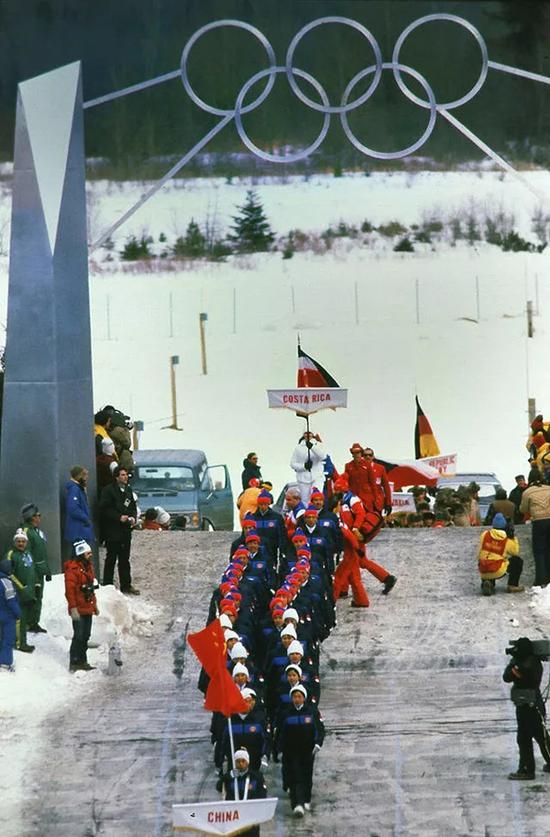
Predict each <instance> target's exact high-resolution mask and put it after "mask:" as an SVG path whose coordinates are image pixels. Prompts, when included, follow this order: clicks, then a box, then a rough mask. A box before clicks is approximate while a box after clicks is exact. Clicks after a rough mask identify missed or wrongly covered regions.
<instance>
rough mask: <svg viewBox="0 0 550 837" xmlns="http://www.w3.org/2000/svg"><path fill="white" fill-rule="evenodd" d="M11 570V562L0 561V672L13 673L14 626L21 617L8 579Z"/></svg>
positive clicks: (6, 560) (15, 596)
mask: <svg viewBox="0 0 550 837" xmlns="http://www.w3.org/2000/svg"><path fill="white" fill-rule="evenodd" d="M12 572H13V569H12V565H11V561H10V560H9V559H8V558H4V559H3V560H2V561H0V671H14V668H13V647H14V645H15V626H16V623H17V620H18V619H19V617H20V616H21V608H20V607H19V602H18V601H17V595H16V593H15V588H14V586H13V582H12V580H11V578H10V575H11V574H12Z"/></svg>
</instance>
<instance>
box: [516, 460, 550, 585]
mask: <svg viewBox="0 0 550 837" xmlns="http://www.w3.org/2000/svg"><path fill="white" fill-rule="evenodd" d="M528 483H529V485H528V487H527V489H526V490H525V491H524V493H523V497H522V498H521V503H520V507H519V510H520V512H521V513H522V514H524V515H529V517H530V518H531V520H532V526H531V538H532V546H533V558H534V559H535V586H536V587H546V585H547V584H548V582H550V485H544V484H543V482H542V477H541V474H540V471H538V470H537V469H533V470H532V471H531V472H530V474H529V480H528Z"/></svg>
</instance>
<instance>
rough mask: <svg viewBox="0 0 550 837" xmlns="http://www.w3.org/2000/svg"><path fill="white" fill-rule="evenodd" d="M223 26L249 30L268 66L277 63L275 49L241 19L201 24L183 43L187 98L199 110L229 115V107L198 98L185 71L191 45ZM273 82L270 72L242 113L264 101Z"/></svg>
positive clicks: (184, 84) (230, 113) (273, 78)
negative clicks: (263, 54)
mask: <svg viewBox="0 0 550 837" xmlns="http://www.w3.org/2000/svg"><path fill="white" fill-rule="evenodd" d="M223 26H233V27H234V28H235V29H245V30H246V31H247V32H251V33H252V35H254V37H256V38H257V39H258V40H259V42H260V43H261V45H262V46H263V47H264V49H265V51H266V53H267V57H268V58H269V66H270V67H271V69H272V70H273V68H274V67H275V64H276V63H277V59H276V58H275V50H274V49H273V47H272V46H271V44H270V42H269V41H268V40H267V38H266V37H265V35H264V34H263V32H260V30H259V29H256V27H255V26H252V24H250V23H246V22H245V21H243V20H216V21H214V23H207V24H206V26H202V27H201V28H200V29H197V31H196V32H195V33H194V34H193V35H192V36H191V37H190V38H189V40H188V41H187V43H186V44H185V48H184V50H183V52H182V54H181V80H182V82H183V86H184V87H185V92H186V93H187V95H188V96H189V98H190V99H191V100H192V101H193V102H194V103H195V104H196V105H198V107H199V108H200V109H201V110H205V111H206V112H207V113H213V114H214V115H215V116H229V115H233V114H234V113H235V110H234V109H231V108H229V110H224V109H223V108H216V107H214V106H213V105H209V104H207V103H206V102H203V100H202V99H200V98H199V97H198V96H197V94H196V93H195V91H194V90H193V88H192V87H191V82H190V81H189V76H188V73H187V62H188V60H189V53H190V52H191V48H192V47H193V45H194V44H195V43H196V42H197V41H198V40H199V38H201V37H202V36H203V35H206V33H207V32H210V31H212V30H213V29H220V28H221V27H223ZM274 84H275V74H274V73H273V72H272V73H271V75H270V76H269V79H268V82H267V84H266V86H265V89H264V90H263V91H262V93H260V95H259V96H258V98H257V99H254V101H253V102H251V103H250V104H249V105H247V107H246V108H244V110H243V113H249V112H250V111H251V110H255V109H256V108H257V107H259V106H260V105H261V104H262V102H264V101H265V100H266V99H267V97H268V96H269V94H270V93H271V91H272V89H273V85H274Z"/></svg>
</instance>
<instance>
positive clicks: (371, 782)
mask: <svg viewBox="0 0 550 837" xmlns="http://www.w3.org/2000/svg"><path fill="white" fill-rule="evenodd" d="M478 534H479V530H478V532H476V531H475V530H438V531H428V532H425V531H422V530H415V531H412V532H406V531H402V532H399V531H397V532H395V531H393V532H385V533H383V534H382V535H381V536H380V537H379V538H378V539H377V540H376V542H375V544H374V545H373V546H372V549H371V555H372V557H373V558H374V559H375V560H378V561H379V562H380V563H382V564H384V565H386V566H387V567H388V568H389V569H391V570H392V571H394V572H395V573H396V574H397V575H398V577H399V581H398V584H397V586H396V587H395V589H394V591H393V592H392V594H391V595H390V596H388V597H383V596H381V595H380V593H379V590H380V585H379V584H378V582H377V581H376V580H375V579H371V580H369V581H368V582H367V584H368V588H369V592H370V594H371V600H372V604H371V608H370V609H369V610H367V611H365V610H353V609H351V608H350V607H349V605H348V603H347V602H345V601H342V602H340V603H339V605H338V610H339V624H338V626H337V628H336V630H335V631H334V632H333V634H332V636H331V637H330V638H329V639H328V640H327V641H326V642H325V644H324V646H323V650H322V686H323V695H322V702H321V709H322V711H323V714H324V717H325V722H326V725H327V729H328V735H327V739H326V742H325V746H324V747H323V750H322V752H321V754H320V755H319V757H318V764H317V766H316V783H315V797H314V800H313V811H312V813H311V814H310V815H308V816H307V817H306V818H305V819H304V820H303V821H299V822H294V821H293V820H292V819H291V818H290V816H289V813H290V811H289V803H288V801H287V799H286V798H283V794H282V793H281V787H280V780H279V775H278V774H279V769H278V766H277V765H271V766H270V767H269V769H268V771H267V779H268V786H269V790H270V793H273V794H275V795H279V796H280V797H281V802H280V803H279V805H278V811H277V817H276V820H275V821H274V822H273V823H270V824H269V825H268V826H264V827H263V828H262V835H264V837H266V836H267V835H277V836H278V835H285V836H286V835H289V836H290V837H293V835H327V836H328V835H330V837H343V836H344V835H356V834H357V835H368V836H369V837H375V836H377V837H390V836H391V837H432V836H433V837H440V836H441V837H451V835H457V837H458V835H476V836H477V835H479V836H480V837H542V835H547V834H550V806H549V805H548V799H549V791H550V776H546V775H545V774H542V773H540V772H539V775H538V777H537V779H536V780H535V781H534V782H532V783H521V784H518V783H513V782H510V781H508V780H507V778H506V774H507V772H508V771H509V770H510V769H513V768H515V766H516V763H517V756H516V745H515V720H514V713H513V707H512V704H511V703H510V701H509V699H508V687H506V686H505V684H503V683H502V681H501V672H502V669H503V667H504V665H505V662H506V658H505V656H504V654H503V649H504V647H505V645H506V643H507V640H508V639H509V638H511V637H513V636H516V635H519V634H529V635H531V636H541V635H544V632H545V629H547V630H548V632H549V633H550V625H546V626H545V625H544V624H542V623H541V622H540V620H537V617H536V616H535V614H534V612H533V609H532V608H530V607H529V602H530V599H531V597H530V595H529V594H527V593H526V594H523V595H516V596H511V595H507V594H506V593H504V592H502V593H500V594H499V595H497V596H495V597H493V598H491V599H486V598H482V597H481V596H480V595H479V589H478V581H477V578H476V566H475V561H474V559H473V557H472V556H473V555H474V553H475V544H476V542H477V537H478ZM527 535H528V532H527V531H526V532H525V534H523V533H522V543H523V546H524V549H523V554H524V557H525V559H526V570H525V579H526V581H527V582H530V581H531V580H532V560H531V557H530V550H529V548H528V546H527ZM152 537H155V536H152ZM159 537H160V539H161V542H162V547H163V549H162V552H161V553H159V554H157V555H156V556H155V554H154V553H155V549H153V546H152V544H153V543H154V542H153V541H151V536H149V538H148V539H147V540H146V541H145V540H141V541H138V540H137V539H136V558H135V562H134V563H135V566H136V578H137V580H138V581H139V583H140V586H141V587H142V589H144V590H146V589H148V590H150V592H151V595H152V596H154V597H155V598H157V599H159V598H161V597H163V600H164V601H165V603H166V604H165V613H164V616H163V618H162V619H161V620H160V622H159V624H158V626H157V627H158V632H157V633H156V635H155V637H154V638H153V639H148V640H147V639H141V640H139V642H138V643H136V645H135V646H134V647H133V648H132V649H130V650H129V651H128V653H127V655H126V665H125V667H124V669H123V675H122V677H120V678H107V677H104V678H100V677H98V678H97V679H99V680H100V681H101V682H100V685H99V687H98V688H97V689H95V690H94V691H93V692H90V694H89V695H88V696H87V697H86V699H85V700H83V701H82V703H81V704H80V705H79V706H78V707H74V709H73V711H71V713H70V715H69V716H67V717H55V718H52V719H51V723H50V727H49V733H48V736H47V739H46V742H45V746H44V748H43V749H42V751H41V752H40V753H39V754H38V755H37V762H36V765H35V766H34V769H33V770H32V771H30V772H29V774H28V779H27V788H28V789H29V793H28V799H29V802H28V805H27V806H26V811H25V830H24V833H23V835H21V833H19V834H17V837H92V835H99V834H102V835H108V837H142V835H143V837H164V835H168V834H171V828H170V810H171V809H170V806H171V804H172V803H173V802H181V801H186V800H189V801H191V800H207V799H209V798H216V796H217V795H216V793H215V790H214V782H215V777H214V771H213V765H212V759H211V747H210V744H209V740H208V716H207V715H206V713H204V712H203V711H202V710H201V708H200V706H201V701H200V695H199V693H198V692H197V690H196V687H195V683H196V676H197V672H198V669H197V664H196V662H195V660H194V658H193V657H192V656H191V655H190V654H188V653H186V654H185V658H184V672H183V677H182V678H181V680H177V679H176V677H175V676H174V674H173V673H172V663H173V646H174V642H175V641H177V640H178V637H180V636H181V634H182V632H183V631H184V630H185V629H186V628H187V629H189V630H191V631H194V630H197V629H199V628H200V627H202V625H203V623H204V614H205V609H206V602H207V599H208V597H209V594H210V591H211V589H212V581H213V580H214V579H215V578H216V577H217V576H218V575H219V572H220V570H221V568H222V566H223V564H224V563H225V555H226V554H227V553H226V550H227V545H228V543H229V540H230V538H229V536H228V535H226V534H222V533H211V534H206V533H205V534H202V533H201V534H197V535H193V534H191V533H186V534H185V535H184V536H183V537H182V536H179V535H176V534H174V535H160V536H159ZM182 545H183V548H182ZM369 578H370V577H369ZM371 581H372V583H371ZM178 618H179V619H182V620H183V621H180V622H178V621H176V620H177V619H178ZM512 618H514V619H517V620H518V621H519V623H520V627H519V628H514V627H512V625H511V622H510V620H511V619H512ZM538 761H539V767H540V757H539V758H538ZM31 788H32V789H33V791H34V792H33V793H32V794H31V793H30V789H31ZM6 837H11V835H9V833H8V834H7V835H6Z"/></svg>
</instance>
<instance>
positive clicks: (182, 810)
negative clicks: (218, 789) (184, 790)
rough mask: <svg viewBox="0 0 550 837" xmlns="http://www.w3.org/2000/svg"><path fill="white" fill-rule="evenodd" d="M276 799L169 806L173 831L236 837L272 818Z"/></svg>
mask: <svg viewBox="0 0 550 837" xmlns="http://www.w3.org/2000/svg"><path fill="white" fill-rule="evenodd" d="M278 801H279V800H278V798H277V797H269V798H268V799H249V800H247V801H246V802H229V801H226V802H197V803H192V802H191V803H189V804H187V805H172V827H173V829H174V831H175V832H183V831H187V832H191V833H195V834H239V833H240V832H241V831H245V830H246V829H248V828H251V827H252V826H253V825H259V824H260V823H262V822H267V821H268V820H270V819H272V818H273V817H274V816H275V808H276V806H277V802H278Z"/></svg>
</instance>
